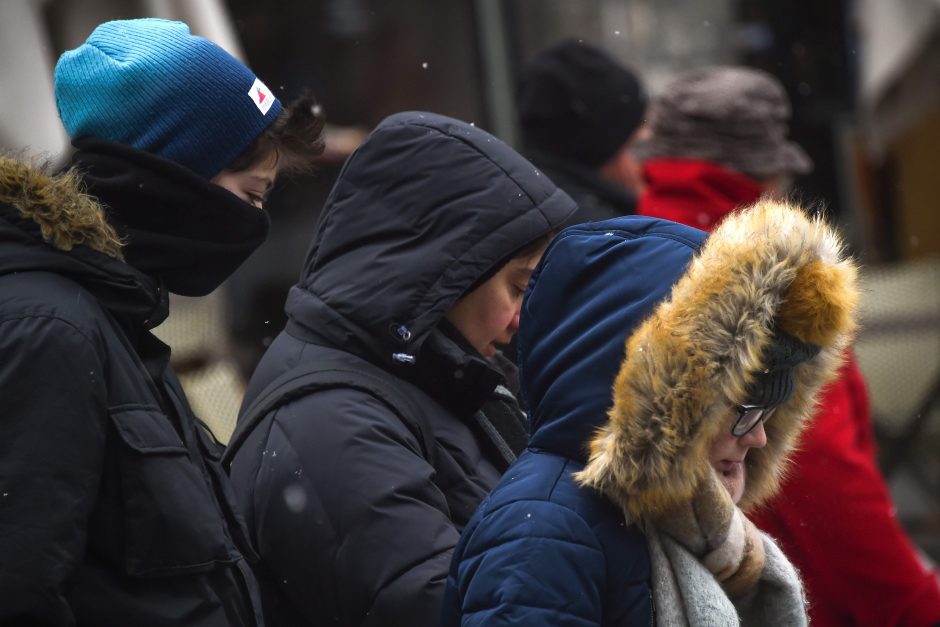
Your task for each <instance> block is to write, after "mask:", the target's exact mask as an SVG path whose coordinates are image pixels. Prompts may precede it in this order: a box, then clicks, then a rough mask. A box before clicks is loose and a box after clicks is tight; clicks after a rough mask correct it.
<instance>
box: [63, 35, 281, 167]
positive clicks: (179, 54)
mask: <svg viewBox="0 0 940 627" xmlns="http://www.w3.org/2000/svg"><path fill="white" fill-rule="evenodd" d="M55 97H56V105H57V106H58V108H59V117H60V118H62V123H63V124H64V125H65V130H66V131H67V132H68V134H69V137H70V138H71V139H73V140H74V139H78V138H80V137H97V138H100V139H106V140H109V141H113V142H117V143H121V144H126V145H129V146H132V147H134V148H137V149H140V150H144V151H146V152H149V153H152V154H155V155H158V156H160V157H163V158H164V159H169V160H171V161H175V162H176V163H179V164H181V165H183V166H186V167H187V168H189V169H191V170H193V171H195V172H196V173H198V174H201V175H202V176H204V177H206V178H212V177H213V176H215V175H216V174H218V173H219V172H220V171H221V170H222V169H223V168H225V167H226V166H227V165H228V164H229V163H231V162H232V161H233V160H234V159H235V158H236V157H237V156H238V155H239V154H241V153H242V151H244V150H245V149H246V148H247V147H248V146H249V144H251V142H252V141H253V140H254V139H255V138H256V137H258V135H260V134H261V133H262V131H264V129H266V128H267V127H268V125H269V124H271V123H272V122H274V120H275V119H277V116H278V114H279V113H280V112H281V103H280V102H279V101H278V99H277V98H275V97H274V95H273V94H272V93H271V91H270V90H269V89H268V88H267V87H266V86H265V85H264V83H262V82H261V81H260V80H258V78H257V77H256V76H255V75H254V74H253V73H252V72H251V70H249V69H248V68H247V67H245V66H244V65H243V64H242V63H241V62H240V61H238V60H237V59H235V58H234V57H232V56H231V55H230V54H228V53H227V52H225V50H223V49H222V48H221V47H219V46H218V45H216V44H214V43H212V42H211V41H209V40H207V39H203V38H202V37H196V36H194V35H191V34H190V32H189V27H188V26H187V25H186V24H183V23H182V22H172V21H168V20H161V19H154V18H146V19H138V20H119V21H113V22H105V23H104V24H101V25H100V26H98V27H97V28H96V29H95V30H94V32H92V34H91V35H90V36H89V37H88V40H87V41H86V42H85V43H84V44H82V45H81V46H79V47H78V48H76V49H74V50H69V51H67V52H65V53H63V54H62V56H61V57H59V62H58V63H57V64H56V67H55Z"/></svg>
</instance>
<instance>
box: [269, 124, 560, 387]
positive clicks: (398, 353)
mask: <svg viewBox="0 0 940 627" xmlns="http://www.w3.org/2000/svg"><path fill="white" fill-rule="evenodd" d="M575 208H576V207H575V204H574V201H572V200H571V198H570V197H569V196H568V195H567V194H565V193H564V192H563V191H561V190H560V189H558V188H557V187H556V186H555V184H554V183H552V182H551V181H550V180H549V179H548V178H547V177H546V176H544V175H543V174H542V173H541V172H540V171H538V170H537V169H536V168H535V167H534V166H533V165H532V164H531V163H529V162H528V161H526V160H525V159H524V158H523V157H522V156H520V155H519V154H518V153H516V152H515V151H513V150H512V149H511V148H509V147H508V146H506V145H505V144H504V143H503V142H501V141H500V140H498V139H496V138H495V137H493V136H491V135H490V134H488V133H486V132H485V131H482V130H480V129H479V128H476V127H474V126H472V125H470V124H466V123H463V122H460V121H457V120H454V119H451V118H447V117H444V116H441V115H436V114H432V113H421V112H405V113H399V114H396V115H393V116H391V117H389V118H387V119H385V120H384V121H383V122H382V123H381V124H380V125H379V126H378V127H377V128H376V129H375V130H374V131H373V132H372V133H371V134H370V135H369V137H368V138H367V139H366V141H365V142H364V143H363V144H362V145H361V146H360V147H359V148H358V149H357V150H356V152H354V153H353V154H352V156H350V158H349V160H348V161H347V162H346V165H345V166H344V167H343V170H342V172H341V173H340V176H339V178H338V180H337V182H336V184H335V186H334V187H333V190H332V192H331V194H330V196H329V198H328V199H327V202H326V205H325V206H324V208H323V212H322V214H321V218H320V223H319V225H318V227H317V231H316V234H315V236H314V240H313V244H312V247H311V249H310V252H309V253H308V256H307V260H306V262H305V264H304V269H303V273H302V276H301V279H300V281H299V283H298V284H297V285H296V286H295V287H294V288H292V290H291V292H290V295H289V297H288V302H287V313H288V315H289V317H290V319H291V322H290V323H289V326H288V329H289V330H290V329H291V325H294V326H295V328H296V326H298V325H299V326H300V327H302V328H303V330H304V331H305V332H306V333H307V334H314V335H315V336H317V338H318V339H319V340H321V341H325V342H326V343H327V344H330V345H334V346H338V347H342V348H344V350H349V351H351V352H354V353H357V354H359V355H360V356H362V357H364V358H366V359H368V360H369V361H372V362H373V363H378V364H379V365H384V366H385V367H392V368H395V367H396V366H400V365H401V364H408V363H411V362H413V361H414V360H416V359H417V358H418V357H419V356H420V353H421V351H422V347H423V346H424V345H425V343H426V341H427V339H428V337H429V336H430V335H431V331H432V330H434V329H435V328H436V327H437V325H438V323H439V322H440V320H441V319H442V318H443V316H444V315H445V314H446V312H447V311H448V310H449V309H450V307H451V306H452V305H453V303H454V302H455V301H456V300H457V299H458V298H459V297H460V296H461V295H462V294H463V293H464V292H465V291H466V290H467V289H468V288H469V287H471V286H472V285H473V284H474V283H475V281H476V280H477V279H478V278H480V277H481V276H483V275H484V274H485V273H486V272H487V271H488V270H489V269H491V268H492V267H493V266H495V265H496V264H497V263H499V262H501V261H502V260H505V259H506V258H507V257H508V256H510V255H511V254H512V253H513V252H514V251H516V250H519V249H520V248H522V247H523V246H525V245H526V244H528V243H530V242H532V241H534V240H536V239H538V238H539V237H541V236H542V235H545V234H547V233H550V232H552V231H553V230H555V229H557V228H558V227H559V226H560V225H562V224H563V223H564V221H565V219H566V218H567V217H568V216H569V215H571V214H572V213H573V212H574V210H575Z"/></svg>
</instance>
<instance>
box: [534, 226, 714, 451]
mask: <svg viewBox="0 0 940 627" xmlns="http://www.w3.org/2000/svg"><path fill="white" fill-rule="evenodd" d="M705 237H706V234H705V233H703V232H702V231H699V230H697V229H694V228H691V227H687V226H684V225H680V224H676V223H673V222H668V221H666V220H660V219H656V218H646V217H640V216H628V217H622V218H615V219H612V220H606V221H603V222H593V223H590V224H581V225H577V226H572V227H570V228H568V229H565V230H564V231H562V232H561V233H560V234H559V235H558V237H556V238H555V240H554V241H553V242H552V244H551V245H550V246H549V248H548V250H547V251H546V252H545V254H544V256H543V257H542V261H541V263H540V264H539V266H538V268H537V269H536V271H535V273H534V275H533V278H532V281H531V282H530V286H529V290H528V292H527V294H526V297H525V301H524V302H523V306H522V315H521V317H522V319H521V322H520V332H519V340H518V342H519V365H520V384H521V389H522V400H523V402H524V404H525V406H526V408H527V410H528V411H529V413H530V419H531V426H530V433H531V437H530V440H529V446H530V447H532V448H537V449H543V450H548V451H551V452H554V453H557V454H560V455H564V456H566V457H569V458H571V459H577V460H580V461H582V462H583V461H585V460H586V459H587V443H588V441H589V440H590V438H591V437H592V435H593V434H594V432H595V431H596V430H597V429H598V428H599V427H601V426H602V425H603V424H605V423H606V422H607V411H608V409H609V408H610V406H611V387H612V385H613V382H614V379H615V377H616V375H617V371H618V370H619V368H620V364H621V363H622V361H623V358H624V344H625V341H626V339H627V337H628V336H629V335H630V334H631V332H632V331H633V330H634V329H635V328H636V327H637V326H638V325H639V324H640V323H641V322H643V320H645V319H646V318H647V317H648V316H649V315H650V314H651V313H652V312H653V310H654V308H655V306H656V305H657V304H658V303H659V302H660V301H662V300H663V299H664V298H665V297H666V296H668V295H669V292H670V289H671V288H672V285H673V283H675V281H676V280H677V279H679V277H680V276H681V275H682V274H683V272H684V271H685V269H686V267H687V265H688V264H689V261H690V260H691V259H692V256H693V255H694V254H695V252H696V251H697V250H698V249H699V247H701V245H702V243H703V242H704V240H705Z"/></svg>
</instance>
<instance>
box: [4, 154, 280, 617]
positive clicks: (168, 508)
mask: <svg viewBox="0 0 940 627" xmlns="http://www.w3.org/2000/svg"><path fill="white" fill-rule="evenodd" d="M99 149H100V152H99V151H98V150H99ZM78 161H79V162H80V165H81V166H82V168H83V169H85V170H87V171H88V172H87V176H86V177H85V181H84V183H85V184H86V185H87V186H88V187H90V188H92V189H93V190H94V191H95V193H96V194H100V197H101V198H102V199H103V200H105V201H106V202H107V203H108V205H109V206H110V212H111V215H110V217H111V218H112V220H111V221H112V223H114V224H117V223H120V230H119V234H120V235H122V236H124V238H126V239H127V240H128V245H127V246H126V247H125V248H124V254H125V255H127V257H128V258H132V257H133V258H135V259H139V260H141V261H142V262H143V261H144V260H146V262H147V263H149V264H150V266H151V268H157V267H158V266H159V265H160V263H161V260H160V259H161V258H160V255H159V251H160V248H159V247H158V246H153V247H150V248H149V249H147V250H142V249H138V248H137V247H136V246H137V245H138V244H140V243H142V242H144V241H150V242H157V241H158V240H160V239H161V238H163V237H164V236H163V235H161V234H160V232H159V231H160V229H159V228H158V224H156V223H162V224H164V225H165V226H166V227H167V228H168V229H171V230H175V232H176V233H177V234H178V235H179V236H180V237H181V238H182V237H183V236H184V235H186V229H187V228H196V225H197V223H199V227H198V228H201V229H202V230H203V231H204V232H205V233H208V231H209V229H208V223H207V222H208V220H209V218H210V217H211V216H212V215H213V211H215V212H216V213H215V214H214V215H215V222H216V227H218V225H219V224H222V223H223V222H221V217H222V216H223V215H226V216H231V215H236V216H237V215H238V214H240V213H244V215H243V217H242V218H241V220H243V223H244V225H245V229H244V230H241V231H239V227H238V226H233V227H232V228H231V230H228V231H227V234H228V235H226V236H225V237H229V236H231V237H232V238H233V240H232V241H233V242H234V240H235V239H242V236H244V238H247V240H256V239H257V240H259V241H260V239H259V238H260V237H263V235H264V227H265V225H266V220H265V219H264V218H263V216H261V214H260V212H258V211H257V210H256V209H254V208H252V207H249V206H248V205H247V204H246V203H243V202H241V201H240V200H238V199H236V198H235V197H234V196H233V195H232V194H230V193H229V192H227V191H225V190H223V189H221V188H218V187H216V186H214V185H210V184H209V183H208V182H207V181H205V180H204V179H201V178H200V177H197V176H196V175H194V174H191V173H189V172H188V171H186V170H184V169H183V168H181V167H179V166H176V165H174V164H172V163H169V162H165V161H163V160H161V159H156V158H154V157H151V156H148V155H145V154H143V153H138V152H137V151H132V150H129V149H126V148H121V147H118V146H115V145H101V146H98V147H96V148H94V149H89V151H87V152H80V153H79V155H78ZM142 188H143V191H144V192H146V194H141V193H140V191H141V189H142ZM248 210H250V211H252V212H253V213H254V214H257V215H256V216H254V215H253V216H249V215H247V212H248ZM158 211H162V213H157V212H158ZM137 212H145V213H148V214H149V213H150V212H154V213H155V214H156V216H155V217H153V216H144V217H143V218H141V217H140V216H139V215H135V214H136V213H137ZM102 215H103V213H102V211H101V208H100V207H99V206H98V205H97V203H96V202H95V201H93V200H90V199H89V198H88V197H87V196H84V195H82V194H81V193H80V191H79V188H78V186H77V185H76V184H75V180H74V178H73V179H71V180H68V179H65V178H62V177H57V178H53V177H49V176H46V175H45V174H43V173H42V172H40V171H38V170H36V169H34V168H32V167H31V166H28V165H25V164H21V163H17V162H15V161H13V160H12V159H7V158H4V159H0V355H2V358H0V399H3V413H2V416H0V624H2V625H56V626H58V625H62V626H66V625H76V624H77V625H89V626H95V627H102V626H109V625H114V626H118V625H120V626H121V627H126V626H130V625H133V626H134V627H142V626H154V627H157V626H167V627H169V626H171V625H172V626H180V625H199V626H212V627H215V626H218V627H223V626H225V627H230V626H237V627H241V626H249V625H257V624H260V623H261V613H260V608H261V605H260V591H259V588H258V585H257V582H256V579H255V577H254V575H253V574H252V572H251V571H250V570H249V567H248V565H247V564H246V558H245V557H244V555H245V554H246V552H250V551H251V549H250V547H249V546H248V545H247V542H246V540H247V536H246V532H245V531H244V528H243V525H242V524H240V523H239V521H238V519H237V513H236V509H235V507H234V504H233V502H232V500H231V488H230V487H229V485H228V482H227V477H226V476H225V474H224V473H222V472H221V467H220V466H219V464H218V463H217V462H216V461H215V460H217V459H218V453H219V450H218V446H217V445H216V444H214V442H213V441H212V440H210V439H209V436H208V435H207V434H206V432H205V431H204V430H203V428H202V427H201V426H200V425H199V424H198V423H197V420H196V418H195V417H194V416H193V414H192V411H191V410H190V408H189V406H188V404H187V402H186V399H185V397H184V395H183V391H182V389H181V388H180V385H179V382H178V381H177V379H176V377H175V375H174V374H173V372H172V370H171V369H170V367H169V348H168V347H167V346H165V345H164V344H162V343H161V342H160V341H159V340H158V339H157V338H156V337H154V336H153V335H152V334H151V333H150V332H149V331H148V329H150V328H152V327H154V326H156V325H157V324H159V323H160V322H161V321H162V320H163V319H164V318H165V317H166V315H167V293H166V289H165V287H164V282H163V281H162V280H161V278H162V277H158V276H155V275H150V274H147V273H144V272H141V270H140V269H139V268H135V267H132V266H131V265H128V264H127V263H124V262H123V261H121V260H119V259H118V258H115V256H114V255H115V254H118V255H120V253H115V250H114V247H113V246H111V247H110V248H109V242H112V243H113V233H111V234H109V231H108V226H107V225H106V224H105V223H104V222H103V221H102V220H101V216H102ZM182 216H186V220H185V221H184V220H182V219H181V217H182ZM142 220H143V221H151V220H152V221H153V222H154V223H155V224H154V225H153V226H152V227H150V228H147V227H144V226H143V225H142V224H141V221H142ZM231 221H233V222H236V223H238V222H239V221H240V218H238V217H232V218H231ZM184 224H185V225H186V226H183V225H184ZM226 224H227V223H226ZM251 224H254V229H251V228H248V227H249V225H251ZM40 225H41V226H40ZM259 229H260V231H259ZM148 234H149V235H148ZM166 236H167V237H170V236H171V234H169V233H168V234H167V235H166ZM222 239H224V237H223V236H222V235H220V236H218V237H217V240H222ZM247 240H246V241H247ZM47 242H48V243H47ZM206 245H208V244H206ZM187 246H188V248H189V249H190V251H191V254H192V255H194V256H196V257H198V256H199V255H201V254H203V253H205V254H206V255H209V256H210V257H211V256H212V255H211V254H210V252H209V251H208V250H206V249H205V247H204V246H201V244H200V241H199V238H198V237H193V238H191V239H190V240H189V242H188V243H187ZM246 246H247V244H246ZM232 248H237V246H235V245H234V244H233V246H232ZM230 250H231V249H230ZM105 252H107V253H108V254H105ZM217 253H218V251H217ZM220 257H221V259H220ZM214 258H215V259H216V261H217V262H218V263H220V264H222V265H226V264H229V263H234V260H233V259H228V260H225V255H224V254H223V255H219V254H216V255H215V257H214ZM163 263H165V264H172V265H177V264H182V263H183V261H182V259H181V257H180V255H178V254H172V255H170V254H168V257H167V258H164V259H163ZM222 265H217V266H216V268H215V270H216V271H218V275H219V276H221V275H222V274H224V268H222ZM212 272H213V271H211V270H210V273H212ZM171 275H172V272H168V273H167V275H166V276H167V277H169V276H171ZM206 280H207V279H206V277H205V276H204V277H203V278H201V279H197V280H195V281H190V282H189V284H190V286H191V287H192V286H195V285H196V284H197V283H203V284H202V285H201V288H203V289H204V288H207V287H210V286H209V285H207V284H205V283H204V282H205V281H206ZM210 280H211V279H210ZM213 458H214V459H213ZM249 555H250V553H249Z"/></svg>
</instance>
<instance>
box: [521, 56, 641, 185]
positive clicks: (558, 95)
mask: <svg viewBox="0 0 940 627" xmlns="http://www.w3.org/2000/svg"><path fill="white" fill-rule="evenodd" d="M647 100H648V97H647V94H646V90H645V89H644V88H643V86H642V85H641V84H640V81H639V79H638V78H637V77H636V76H635V75H634V74H633V72H631V71H630V70H628V69H627V68H625V67H624V66H622V65H621V64H620V63H618V62H617V61H615V60H614V59H613V58H612V57H610V56H609V55H608V54H606V53H605V52H603V51H601V50H598V49H597V48H594V47H593V46H590V45H588V44H585V43H581V42H579V41H576V40H573V39H569V40H565V41H563V42H561V43H559V44H557V45H555V46H553V47H551V48H548V49H547V50H544V51H542V52H541V53H539V54H538V55H537V56H536V57H535V58H534V59H533V60H532V61H531V62H530V63H528V64H527V65H526V66H525V67H524V68H523V69H522V71H521V72H520V74H519V82H518V94H517V107H518V110H519V123H520V126H521V129H522V135H523V140H524V142H525V144H526V146H527V147H528V148H536V149H539V150H544V151H546V152H549V153H551V154H553V155H557V156H560V157H563V158H565V159H571V160H574V161H577V162H580V163H582V164H583V165H586V166H589V167H597V166H600V165H601V164H603V163H604V162H606V161H607V160H608V159H610V158H611V157H613V156H614V155H615V154H616V153H617V151H618V150H619V149H620V147H621V146H623V144H624V143H626V141H627V140H628V139H629V138H630V136H631V135H633V132H634V131H635V130H636V129H637V127H639V126H640V124H641V123H642V122H643V116H644V114H645V112H646V104H647Z"/></svg>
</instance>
